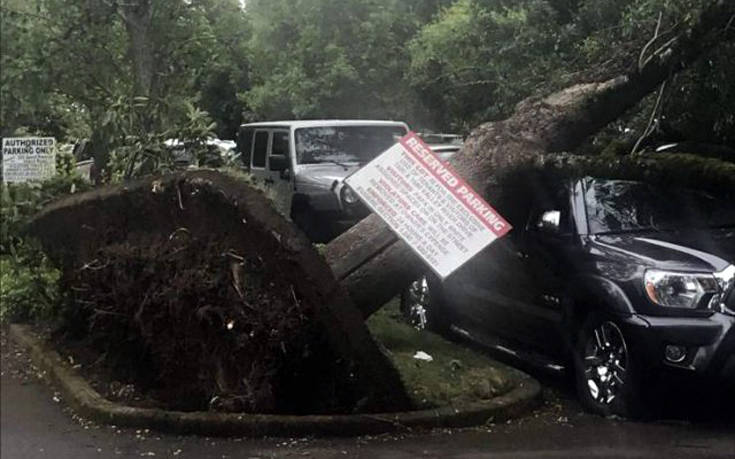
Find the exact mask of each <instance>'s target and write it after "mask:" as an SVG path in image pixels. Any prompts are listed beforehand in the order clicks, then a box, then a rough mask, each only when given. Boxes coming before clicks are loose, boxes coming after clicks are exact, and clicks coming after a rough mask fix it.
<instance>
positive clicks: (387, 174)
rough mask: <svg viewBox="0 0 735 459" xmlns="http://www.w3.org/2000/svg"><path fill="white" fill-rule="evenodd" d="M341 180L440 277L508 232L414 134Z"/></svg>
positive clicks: (503, 223)
mask: <svg viewBox="0 0 735 459" xmlns="http://www.w3.org/2000/svg"><path fill="white" fill-rule="evenodd" d="M345 182H346V183H347V185H349V186H350V187H351V188H352V189H353V190H354V191H355V192H356V193H357V195H358V196H359V197H360V198H361V199H362V200H363V202H365V204H366V205H367V206H368V207H370V208H371V209H372V210H373V212H375V213H377V214H378V215H379V216H380V217H381V218H383V220H385V222H386V223H387V224H388V226H390V228H391V229H392V230H393V231H394V232H395V233H396V234H398V236H399V237H400V238H401V239H403V240H404V241H405V242H406V243H407V244H408V245H409V246H411V248H413V250H414V251H415V252H416V253H417V254H418V255H419V256H420V257H421V258H422V259H423V260H424V261H425V262H426V263H428V264H429V266H431V268H432V269H433V270H434V271H435V272H436V273H437V274H438V275H439V276H440V277H442V278H445V277H447V276H448V275H449V274H451V273H452V272H453V271H454V270H456V269H457V268H459V267H460V266H462V265H463V264H464V263H465V262H466V261H468V260H469V259H470V258H472V257H473V256H474V255H476V254H477V253H478V252H479V251H481V250H482V249H483V248H485V247H486V246H487V245H488V244H490V243H491V242H493V241H494V240H495V239H497V238H499V237H502V236H503V235H505V234H506V233H507V232H508V231H510V229H511V226H510V224H508V222H507V221H505V219H503V217H501V216H500V215H499V214H498V213H497V212H496V211H495V209H493V208H492V207H491V206H490V205H489V204H488V203H487V202H485V200H484V199H482V198H481V197H480V195H479V193H477V192H476V191H475V190H473V189H472V188H471V187H470V186H469V185H467V183H465V181H464V180H462V178H461V177H460V176H459V175H458V174H457V173H456V172H455V171H454V170H453V169H452V167H451V166H449V165H448V164H446V163H444V162H443V161H441V160H440V159H439V158H438V157H437V156H436V155H435V154H434V153H433V152H432V151H431V149H430V148H429V147H428V146H427V145H426V144H425V143H424V142H423V141H422V140H421V139H420V138H419V137H418V136H417V135H416V134H414V133H409V134H408V135H406V136H405V137H403V138H402V139H401V140H400V142H399V143H397V144H396V145H394V146H393V147H392V148H390V149H388V150H387V151H385V152H384V153H382V154H381V155H380V156H378V157H377V158H375V159H374V160H373V161H371V162H370V163H368V164H367V165H366V166H365V167H363V168H362V169H360V170H359V171H357V172H355V173H354V174H352V175H351V176H350V177H348V178H347V179H346V180H345Z"/></svg>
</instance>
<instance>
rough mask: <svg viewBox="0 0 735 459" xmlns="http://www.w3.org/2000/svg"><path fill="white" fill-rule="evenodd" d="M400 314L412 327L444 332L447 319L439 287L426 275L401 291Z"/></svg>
mask: <svg viewBox="0 0 735 459" xmlns="http://www.w3.org/2000/svg"><path fill="white" fill-rule="evenodd" d="M400 304H401V314H403V317H404V318H405V319H406V321H407V322H408V323H409V324H411V325H412V326H413V327H415V328H418V329H420V330H423V329H426V330H431V331H433V332H437V333H441V334H446V333H448V331H449V321H448V320H447V317H446V315H445V314H444V311H443V307H442V298H441V289H440V287H438V286H437V285H436V284H435V281H434V280H433V279H431V278H430V277H429V276H428V275H424V276H421V277H420V278H419V279H417V280H415V281H413V282H412V283H411V284H409V286H408V287H406V288H405V289H404V290H403V292H402V293H401V303H400Z"/></svg>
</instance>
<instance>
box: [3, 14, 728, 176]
mask: <svg viewBox="0 0 735 459" xmlns="http://www.w3.org/2000/svg"><path fill="white" fill-rule="evenodd" d="M708 1H709V0H602V1H600V0H519V1H513V2H510V1H507V0H431V1H424V0H400V1H399V0H369V1H364V0H360V1H358V0H343V1H336V0H295V1H294V0H269V1H265V0H249V1H247V2H240V1H238V0H161V1H156V2H152V1H150V0H134V1H126V2H121V1H117V0H84V1H82V0H76V1H66V0H64V1H62V0H30V1H29V0H3V3H2V28H1V29H2V63H1V64H2V69H3V70H2V79H1V83H2V94H1V95H2V111H1V114H0V116H1V120H0V126H2V135H10V134H13V133H16V134H17V133H24V132H30V133H34V132H35V133H42V134H46V135H54V136H56V137H57V138H60V139H62V140H69V141H75V140H77V139H79V138H91V139H92V140H93V141H92V146H93V148H92V149H93V150H94V151H95V152H96V155H97V156H99V157H100V158H101V159H102V160H103V162H104V163H106V162H107V159H108V157H109V153H110V152H115V155H114V156H115V157H116V161H115V162H114V163H113V164H112V170H113V171H116V172H118V173H121V174H127V175H130V174H134V173H137V172H145V171H147V170H150V169H151V168H152V167H153V168H157V167H159V166H161V165H165V164H166V163H167V161H168V162H170V161H169V160H170V158H166V149H165V148H164V147H163V146H162V145H163V142H164V141H165V140H166V139H170V138H183V140H195V139H196V138H201V137H206V136H210V135H213V134H217V135H218V136H220V137H221V138H233V137H234V135H235V132H236V127H237V126H238V124H239V123H241V122H243V121H254V120H265V119H274V118H327V117H371V118H393V119H401V120H405V121H407V122H409V124H410V125H411V126H412V127H414V128H416V129H434V130H443V131H448V130H456V131H460V132H463V133H466V132H468V131H469V130H470V129H471V128H472V127H473V126H475V125H477V124H478V123H480V122H482V121H486V120H492V119H498V118H503V117H505V116H507V115H508V114H509V113H510V112H511V111H512V109H513V107H514V105H515V104H516V103H517V102H518V101H519V100H521V99H522V98H524V97H527V96H529V95H531V94H534V93H543V92H546V91H550V90H553V89H557V88H559V87H562V86H565V85H568V84H571V83H574V82H577V81H588V80H591V79H600V78H606V77H610V76H614V75H616V74H617V73H619V72H620V71H622V70H625V69H631V68H634V67H635V66H636V65H638V61H640V60H643V59H645V58H646V56H647V55H648V54H650V52H651V51H652V50H653V49H656V48H658V47H659V46H661V45H663V44H665V43H666V42H667V41H668V40H669V39H670V38H671V37H672V35H673V34H674V33H675V32H676V31H677V30H678V29H679V28H680V27H681V26H682V25H683V24H685V23H686V22H687V21H689V20H690V19H691V18H692V17H694V16H695V15H696V13H697V11H698V9H699V8H701V7H702V6H703V5H706V4H707V3H708ZM654 37H655V39H654ZM733 57H735V44H734V43H732V40H730V41H728V42H725V43H722V44H721V45H720V46H719V47H718V48H717V49H716V50H713V51H712V52H710V53H709V54H708V55H707V56H706V57H705V58H704V59H702V60H700V61H699V62H698V63H697V64H696V65H695V66H694V67H693V68H691V69H690V70H689V71H687V72H684V73H682V74H680V75H677V76H676V77H673V78H672V79H671V80H670V81H669V82H668V83H667V85H666V87H665V88H664V89H663V90H662V95H661V97H660V100H658V99H659V98H657V97H656V95H653V96H651V97H649V98H647V99H646V100H644V101H643V102H642V103H641V105H640V106H639V108H638V110H636V111H634V112H633V113H632V114H631V115H630V116H629V118H627V119H624V120H621V121H619V122H618V123H617V124H616V125H615V126H611V128H610V129H609V130H608V132H607V134H606V135H602V136H601V137H600V138H599V139H598V142H597V143H598V144H599V145H600V146H601V147H602V146H604V144H606V143H607V142H608V141H609V140H611V139H613V138H614V139H616V140H619V141H623V142H624V143H625V144H626V148H629V147H630V146H631V145H632V144H633V143H634V142H635V140H637V138H638V137H640V135H641V133H642V132H643V131H644V130H645V127H646V126H647V125H648V124H649V119H651V120H652V122H651V123H650V124H651V125H650V129H649V130H650V131H651V134H650V136H649V137H650V138H651V139H655V140H661V141H669V140H686V139H689V140H698V141H706V142H710V143H724V144H729V145H731V146H732V145H735V134H734V132H735V116H734V115H733V111H732V110H731V107H732V106H733V104H735V90H733V87H734V86H733V85H732V84H731V79H732V66H733V65H734V64H733V62H735V59H733ZM657 100H658V103H657ZM654 106H655V107H656V111H655V113H654V116H651V112H652V111H653V110H654ZM187 136H189V137H192V136H193V138H191V139H187V138H186V137H187ZM197 136H199V137H197Z"/></svg>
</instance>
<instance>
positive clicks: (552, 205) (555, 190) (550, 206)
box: [526, 183, 572, 236]
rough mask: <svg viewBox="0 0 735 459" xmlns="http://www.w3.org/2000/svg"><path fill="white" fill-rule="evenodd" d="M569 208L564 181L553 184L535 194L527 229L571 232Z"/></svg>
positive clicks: (555, 232) (553, 232)
mask: <svg viewBox="0 0 735 459" xmlns="http://www.w3.org/2000/svg"><path fill="white" fill-rule="evenodd" d="M570 212H571V209H570V206H569V193H568V192H567V189H566V183H562V184H554V185H551V186H549V187H547V188H546V189H545V190H543V192H539V193H537V194H536V196H535V199H534V205H533V208H532V210H531V214H530V215H529V218H528V223H527V226H526V229H527V231H535V232H539V233H547V234H555V235H557V236H565V235H569V234H571V233H572V221H571V214H570Z"/></svg>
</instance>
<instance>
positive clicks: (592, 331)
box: [574, 314, 643, 418]
mask: <svg viewBox="0 0 735 459" xmlns="http://www.w3.org/2000/svg"><path fill="white" fill-rule="evenodd" d="M574 376H575V378H574V379H575V383H576V386H577V394H578V396H579V399H580V401H581V402H582V405H584V407H585V408H586V409H587V410H589V411H591V412H593V413H596V414H599V415H602V416H612V415H617V416H622V417H626V418H638V417H640V416H641V415H642V413H643V406H642V398H641V377H642V369H641V366H640V365H639V364H638V362H637V360H636V356H635V355H634V350H633V349H631V347H630V345H629V343H628V340H627V339H626V338H625V335H624V334H623V332H622V330H621V328H620V327H619V326H618V324H616V323H615V321H614V320H613V319H610V318H606V317H603V316H601V315H597V314H592V315H590V316H589V317H588V318H587V320H586V321H585V322H584V324H583V325H582V327H581V328H580V330H579V335H578V339H577V342H576V344H575V346H574Z"/></svg>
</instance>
